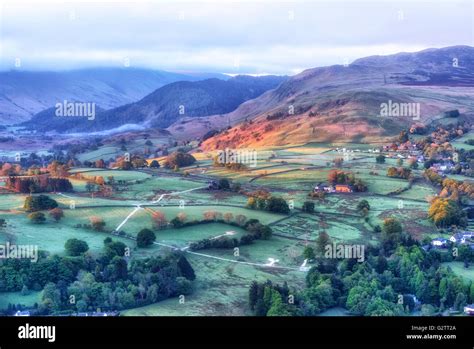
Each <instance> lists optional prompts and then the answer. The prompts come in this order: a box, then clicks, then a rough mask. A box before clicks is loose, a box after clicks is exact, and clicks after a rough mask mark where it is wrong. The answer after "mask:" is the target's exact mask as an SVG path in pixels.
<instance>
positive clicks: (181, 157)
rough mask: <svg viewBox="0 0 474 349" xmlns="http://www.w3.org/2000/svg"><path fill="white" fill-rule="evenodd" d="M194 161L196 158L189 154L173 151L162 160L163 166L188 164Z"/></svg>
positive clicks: (171, 166)
mask: <svg viewBox="0 0 474 349" xmlns="http://www.w3.org/2000/svg"><path fill="white" fill-rule="evenodd" d="M195 162H196V159H195V158H194V156H192V155H191V154H187V153H183V152H179V151H177V152H174V153H172V154H170V155H168V156H167V157H166V159H165V161H164V166H165V167H166V168H170V169H171V168H174V169H176V167H178V170H179V168H180V167H185V166H190V165H192V164H194V163H195Z"/></svg>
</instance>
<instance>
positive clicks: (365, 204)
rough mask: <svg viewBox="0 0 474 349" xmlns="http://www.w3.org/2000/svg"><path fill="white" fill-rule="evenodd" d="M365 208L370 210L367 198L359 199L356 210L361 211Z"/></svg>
mask: <svg viewBox="0 0 474 349" xmlns="http://www.w3.org/2000/svg"><path fill="white" fill-rule="evenodd" d="M364 209H365V210H367V211H369V210H370V204H369V202H368V201H367V200H365V199H364V200H361V201H359V203H358V204H357V211H362V210H364Z"/></svg>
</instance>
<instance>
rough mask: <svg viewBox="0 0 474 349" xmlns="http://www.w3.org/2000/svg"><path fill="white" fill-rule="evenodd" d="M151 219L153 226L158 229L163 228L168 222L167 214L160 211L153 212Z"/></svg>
mask: <svg viewBox="0 0 474 349" xmlns="http://www.w3.org/2000/svg"><path fill="white" fill-rule="evenodd" d="M151 219H152V221H153V227H154V228H156V229H161V228H163V227H165V226H166V225H167V224H168V221H167V220H166V216H165V214H164V213H163V212H160V211H155V212H153V213H152V215H151Z"/></svg>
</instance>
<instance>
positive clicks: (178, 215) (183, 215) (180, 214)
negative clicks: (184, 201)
mask: <svg viewBox="0 0 474 349" xmlns="http://www.w3.org/2000/svg"><path fill="white" fill-rule="evenodd" d="M176 217H177V218H178V219H179V221H180V222H181V223H184V222H185V221H186V219H187V218H188V216H186V213H184V212H180V213H178V214H177V215H176Z"/></svg>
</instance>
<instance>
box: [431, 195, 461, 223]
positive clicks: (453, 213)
mask: <svg viewBox="0 0 474 349" xmlns="http://www.w3.org/2000/svg"><path fill="white" fill-rule="evenodd" d="M428 217H429V218H430V219H431V220H432V221H433V222H434V223H435V224H436V225H437V226H441V227H447V226H450V225H459V226H466V224H467V219H466V213H465V212H464V211H463V210H462V208H461V207H460V206H459V205H458V204H457V203H456V202H455V201H453V200H450V199H446V198H440V197H438V198H435V199H434V200H433V201H432V202H431V205H430V208H429V209H428Z"/></svg>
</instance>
